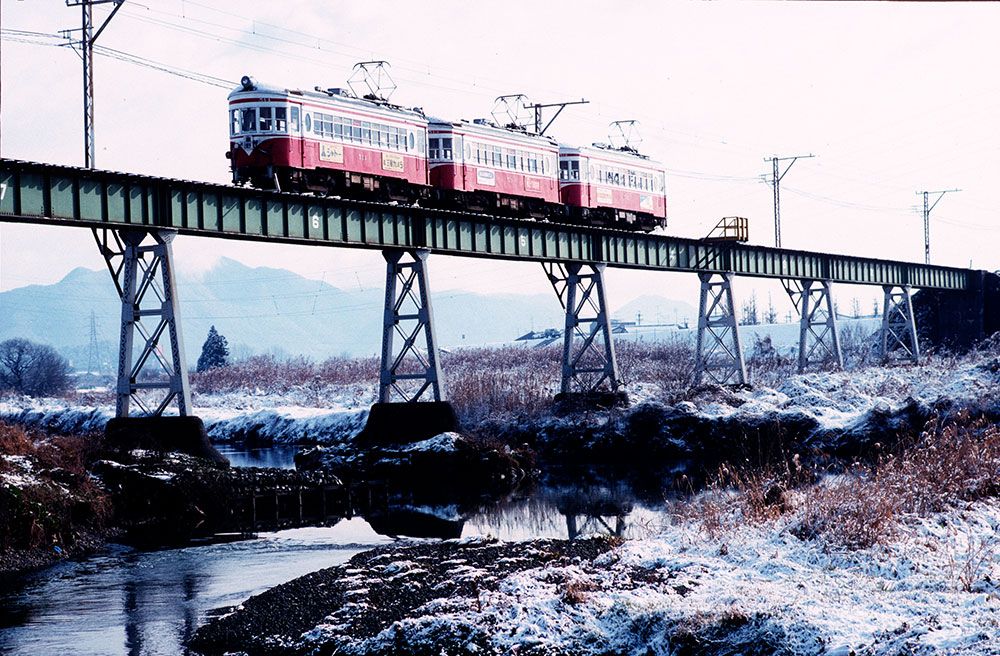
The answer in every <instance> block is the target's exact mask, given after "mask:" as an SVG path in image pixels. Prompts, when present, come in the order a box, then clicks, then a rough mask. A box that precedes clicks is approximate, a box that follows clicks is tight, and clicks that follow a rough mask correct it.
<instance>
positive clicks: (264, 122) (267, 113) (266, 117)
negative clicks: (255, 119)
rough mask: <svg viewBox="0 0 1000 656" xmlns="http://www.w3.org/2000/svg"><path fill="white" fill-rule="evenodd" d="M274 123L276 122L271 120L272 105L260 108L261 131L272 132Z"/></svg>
mask: <svg viewBox="0 0 1000 656" xmlns="http://www.w3.org/2000/svg"><path fill="white" fill-rule="evenodd" d="M273 125H274V124H273V123H272V122H271V108H270V107H261V108H260V131H261V132H270V131H271V128H272V127H273Z"/></svg>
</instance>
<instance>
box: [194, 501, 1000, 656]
mask: <svg viewBox="0 0 1000 656" xmlns="http://www.w3.org/2000/svg"><path fill="white" fill-rule="evenodd" d="M795 521H796V518H795V517H794V516H789V517H782V518H779V519H776V520H771V521H766V522H757V523H751V524H749V525H742V526H737V527H733V528H730V529H727V530H724V531H718V532H716V531H711V532H706V531H705V530H704V528H703V526H702V525H701V524H699V523H698V522H693V521H690V520H678V521H677V522H675V523H671V524H669V525H666V526H662V527H661V528H660V530H659V531H658V533H657V534H656V535H655V536H653V537H649V538H644V539H636V540H630V541H626V542H623V543H621V544H618V545H617V546H611V548H610V549H608V547H607V544H608V543H607V542H606V541H604V542H602V543H601V544H604V545H605V546H603V547H597V548H596V549H594V550H593V551H591V555H585V554H586V552H587V551H588V549H587V548H581V549H579V550H578V551H577V553H576V555H572V554H571V555H568V556H566V555H563V556H559V555H558V553H559V550H560V547H558V545H556V544H554V543H552V542H551V541H545V540H539V541H532V542H524V543H508V544H506V545H505V544H503V543H498V542H497V541H496V540H494V539H492V538H489V537H488V536H486V537H472V538H464V539H462V540H459V541H450V542H443V543H438V544H437V546H434V545H433V544H427V543H424V544H422V545H418V546H416V547H402V546H401V547H395V548H383V549H382V550H381V551H379V552H373V553H371V554H361V555H359V556H358V557H356V558H354V559H352V561H351V562H349V563H347V564H346V565H342V566H337V567H334V568H331V569H328V570H323V571H321V572H317V573H315V574H311V575H309V576H308V577H306V578H307V579H308V580H306V579H301V580H299V581H296V582H292V583H289V584H288V586H287V587H286V586H280V587H278V588H276V589H275V590H273V591H269V592H267V593H265V594H264V595H263V596H262V597H261V598H259V599H251V600H249V601H248V602H245V604H244V605H241V606H239V607H238V608H237V609H236V611H235V613H234V615H233V616H232V617H223V618H222V619H221V622H222V624H223V627H222V631H221V633H222V634H223V635H226V634H227V631H228V630H229V629H234V630H237V631H239V630H244V629H242V628H241V627H251V628H250V630H251V631H254V633H253V635H252V636H246V637H250V638H252V641H253V642H254V643H257V644H269V645H270V646H271V647H276V645H279V644H280V645H281V648H279V649H273V650H272V651H267V653H338V654H395V653H401V648H404V649H402V652H404V653H435V654H437V653H441V654H450V653H463V654H466V653H488V654H544V655H548V654H576V655H582V656H584V655H593V656H596V655H598V654H602V655H603V654H629V655H632V654H635V655H642V656H647V655H658V656H659V655H662V656H667V655H673V654H678V653H685V654H687V653H690V654H730V655H731V654H747V653H749V654H789V655H795V656H806V655H809V656H812V655H820V654H827V655H829V654H837V655H843V656H846V655H848V654H868V655H876V654H877V655H880V656H889V655H893V656H896V655H899V656H902V655H904V654H905V655H913V654H949V655H956V654H965V655H969V656H971V655H977V656H986V655H989V654H994V655H995V654H998V653H1000V643H998V636H1000V558H998V554H1000V501H997V500H996V499H992V500H988V501H980V502H976V503H970V504H963V505H961V506H959V507H955V508H952V509H950V510H948V511H946V512H943V513H938V514H934V515H931V516H927V517H909V518H907V519H906V520H905V521H904V527H903V530H901V531H900V532H899V533H898V534H897V536H896V538H895V539H893V540H892V541H890V542H886V543H883V544H879V545H877V546H874V547H870V548H867V549H861V550H854V551H846V550H838V549H836V548H833V547H831V546H830V545H829V544H827V543H824V542H822V541H821V540H801V539H799V538H798V537H796V535H795V534H794V531H793V530H792V529H793V528H794V525H795ZM563 553H565V552H563ZM595 554H596V555H595ZM317 586H318V587H319V588H321V589H322V590H328V591H329V592H325V593H319V592H317V593H316V594H313V592H312V589H313V588H315V587H317ZM335 590H336V592H334V591H335ZM387 600H392V603H389V604H388V606H387V605H386V603H387ZM285 603H288V604H290V605H291V607H293V608H302V607H304V608H311V604H313V603H318V604H319V606H318V607H317V608H316V609H315V610H318V611H320V614H319V615H318V616H319V617H323V619H322V620H320V621H319V622H317V624H316V625H315V626H314V627H312V628H310V629H307V630H305V631H303V632H302V633H301V634H300V633H298V631H296V632H295V633H294V634H292V635H287V634H286V635H283V636H277V635H276V636H272V637H268V634H267V633H266V632H265V633H264V634H260V633H257V631H259V629H258V628H257V627H258V626H259V625H258V624H257V623H256V621H255V619H254V618H262V615H261V609H263V610H264V611H265V612H264V615H263V619H265V622H264V626H268V622H267V621H266V618H267V616H268V615H269V613H270V611H269V609H272V608H275V607H282V605H283V604H285ZM324 604H325V605H324ZM309 612H310V613H313V610H310V611H309ZM241 614H243V615H247V616H248V617H247V618H246V619H241V618H240V615H241ZM324 614H325V616H324ZM231 620H235V621H231ZM225 627H229V628H228V629H227V628H225ZM207 628H209V629H210V632H211V629H212V628H213V627H207ZM275 628H276V629H286V628H287V625H286V624H284V623H278V624H277V625H275ZM229 635H231V636H232V635H233V634H229ZM229 640H231V641H235V644H242V645H244V646H246V647H247V648H249V651H250V652H251V653H255V654H256V653H261V652H260V651H259V650H258V649H257V648H255V647H253V646H252V645H249V644H246V643H245V642H243V639H242V638H240V637H239V634H238V633H237V634H235V637H230V638H229ZM221 647H222V649H220V650H219V652H218V653H221V651H222V650H223V649H224V648H225V645H223V646H221ZM212 653H217V652H216V651H213V652H212Z"/></svg>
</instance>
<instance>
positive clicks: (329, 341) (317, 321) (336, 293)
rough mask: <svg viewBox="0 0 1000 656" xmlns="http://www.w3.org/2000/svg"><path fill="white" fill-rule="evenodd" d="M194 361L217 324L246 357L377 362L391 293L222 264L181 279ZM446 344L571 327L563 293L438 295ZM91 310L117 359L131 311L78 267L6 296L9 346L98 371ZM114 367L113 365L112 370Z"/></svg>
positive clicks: (0, 334) (107, 284) (3, 319)
mask: <svg viewBox="0 0 1000 656" xmlns="http://www.w3.org/2000/svg"><path fill="white" fill-rule="evenodd" d="M178 295H179V296H180V298H181V316H182V319H183V334H184V343H185V348H186V356H187V359H188V361H189V362H192V363H193V362H195V361H196V360H197V358H198V354H199V353H200V352H201V345H202V342H203V341H204V339H205V335H206V334H207V333H208V328H209V326H210V325H213V324H214V325H215V327H216V328H217V329H218V330H219V332H220V333H222V334H223V335H224V336H225V337H226V338H227V340H228V341H229V344H230V347H231V350H232V351H233V352H234V353H235V354H238V355H247V354H249V353H266V352H276V353H280V354H286V355H305V356H308V357H311V358H316V359H322V358H326V357H329V356H334V355H350V356H360V355H371V354H375V353H378V352H379V350H380V348H381V338H382V337H381V334H382V304H383V290H381V289H365V290H344V289H339V288H337V287H333V286H332V285H329V284H327V283H325V282H321V281H317V280H310V279H307V278H303V277H301V276H299V275H297V274H295V273H292V272H290V271H286V270H284V269H272V268H266V267H258V268H251V267H247V266H245V265H243V264H241V263H239V262H236V261H235V260H231V259H227V258H221V259H220V260H219V262H218V263H217V264H216V265H215V266H214V267H213V268H211V269H210V270H209V271H207V272H206V273H203V274H200V275H198V276H184V275H181V276H180V277H179V278H178ZM433 302H434V311H435V313H436V329H437V335H438V340H439V342H440V343H441V345H442V346H443V347H454V346H461V345H470V346H472V345H481V344H488V343H492V342H508V341H511V340H513V339H514V338H515V337H517V336H518V335H521V334H523V333H525V332H528V331H529V330H531V329H532V328H545V327H550V326H561V325H562V323H563V315H562V309H561V308H560V306H559V303H558V301H557V300H556V298H555V296H554V295H551V296H550V295H545V294H539V295H531V296H528V295H517V294H476V293H469V292H457V291H453V292H449V291H443V292H437V293H435V294H434V296H433ZM91 312H93V315H94V317H95V323H96V328H97V334H98V339H99V341H100V344H99V346H100V351H101V352H102V353H101V359H102V360H103V361H104V363H105V368H107V366H108V364H109V363H113V362H114V361H115V360H116V358H117V355H116V353H117V339H118V323H119V316H120V313H121V308H120V305H119V303H118V299H117V296H116V294H115V291H114V286H113V285H112V283H111V280H110V278H109V276H108V273H107V271H103V270H102V271H93V270H90V269H83V268H78V269H74V270H73V271H71V272H70V273H69V274H68V275H67V276H66V277H65V278H63V279H62V280H60V281H59V282H58V283H56V284H53V285H32V286H29V287H21V288H18V289H13V290H10V291H7V292H3V293H0V340H4V339H9V338H11V337H27V338H29V339H33V340H36V341H40V342H45V343H48V344H52V345H53V346H55V347H56V348H58V349H59V350H61V351H62V352H63V353H65V354H66V355H67V356H68V357H70V359H71V361H72V362H73V364H74V366H75V367H77V368H85V367H86V366H87V364H88V362H87V360H88V355H89V352H90V350H91V349H90V348H89V343H90V335H91ZM112 368H113V367H112Z"/></svg>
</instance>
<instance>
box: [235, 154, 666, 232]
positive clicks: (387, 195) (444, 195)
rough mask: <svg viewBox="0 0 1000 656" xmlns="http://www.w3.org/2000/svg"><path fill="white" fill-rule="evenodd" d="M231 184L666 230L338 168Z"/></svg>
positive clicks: (642, 217)
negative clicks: (339, 169)
mask: <svg viewBox="0 0 1000 656" xmlns="http://www.w3.org/2000/svg"><path fill="white" fill-rule="evenodd" d="M233 178H234V183H235V184H237V185H246V184H248V185H250V186H252V187H256V188H258V189H267V190H272V191H282V192H291V193H312V194H316V195H319V196H339V197H341V198H350V199H354V200H363V201H374V202H381V203H399V204H406V205H419V206H421V207H428V208H434V209H442V210H453V211H460V212H473V213H478V214H493V215H497V216H505V217H511V218H518V219H531V220H535V221H549V222H552V223H566V224H569V225H592V226H596V227H601V228H612V229H616V230H628V231H634V232H650V231H652V230H655V229H656V228H658V227H664V226H666V219H663V218H661V217H656V216H653V215H652V214H646V213H641V212H631V211H627V210H619V209H614V208H608V207H597V208H591V207H574V206H569V205H563V204H561V203H549V202H546V201H544V200H541V199H536V198H526V197H520V196H507V195H503V194H492V193H487V192H481V191H472V192H467V191H459V190H451V189H437V188H435V187H430V186H427V185H418V184H413V183H411V182H408V181H406V180H400V179H398V178H389V177H381V176H373V175H368V174H364V173H353V172H350V171H338V170H312V171H304V170H301V169H287V168H278V167H270V166H269V167H266V168H260V169H250V168H246V169H241V170H239V171H237V172H234V176H233Z"/></svg>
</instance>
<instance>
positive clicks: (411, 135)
mask: <svg viewBox="0 0 1000 656" xmlns="http://www.w3.org/2000/svg"><path fill="white" fill-rule="evenodd" d="M416 141H417V137H416V136H415V135H414V134H413V133H412V132H411V133H410V150H413V149H414V147H416V145H417V144H416Z"/></svg>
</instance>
